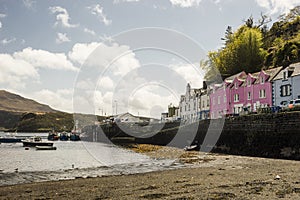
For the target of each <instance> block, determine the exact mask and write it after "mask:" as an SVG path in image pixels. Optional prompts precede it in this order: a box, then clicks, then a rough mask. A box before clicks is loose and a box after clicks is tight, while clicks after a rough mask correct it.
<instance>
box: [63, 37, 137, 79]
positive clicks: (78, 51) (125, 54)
mask: <svg viewBox="0 0 300 200" xmlns="http://www.w3.org/2000/svg"><path fill="white" fill-rule="evenodd" d="M95 50H96V51H95ZM68 56H69V58H70V59H71V60H72V61H73V62H77V63H79V64H81V65H82V64H83V63H85V65H86V66H89V67H93V68H94V72H96V71H98V70H104V69H105V68H107V67H109V70H110V72H112V73H113V74H114V75H117V76H123V75H125V74H127V73H128V72H129V71H131V70H132V69H134V68H136V67H139V66H140V63H139V61H138V60H137V59H136V58H135V54H134V52H132V51H131V50H130V48H129V47H128V46H125V45H121V46H120V45H118V44H116V43H114V44H112V45H110V46H109V45H105V44H103V43H96V42H92V43H89V44H86V43H77V44H75V45H74V46H73V48H72V51H70V52H69V54H68ZM115 59H116V60H115ZM113 60H115V62H114V63H113V65H109V64H111V62H112V61H113ZM99 75H100V74H99Z"/></svg>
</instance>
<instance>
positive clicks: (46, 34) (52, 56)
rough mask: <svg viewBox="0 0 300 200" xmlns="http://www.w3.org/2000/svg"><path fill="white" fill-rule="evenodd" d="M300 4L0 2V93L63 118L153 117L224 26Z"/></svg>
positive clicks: (197, 75)
mask: <svg viewBox="0 0 300 200" xmlns="http://www.w3.org/2000/svg"><path fill="white" fill-rule="evenodd" d="M296 5H300V0H243V1H241V0H98V1H94V0H86V1H80V0H73V1H67V0H59V1H58V0H52V1H35V0H14V1H11V0H0V69H1V71H0V89H4V90H7V91H10V92H14V93H17V94H20V95H22V96H24V97H27V98H31V99H34V100H36V101H38V102H40V103H44V104H48V105H50V106H51V107H52V108H54V109H58V110H61V111H66V112H70V113H73V112H81V113H92V114H103V115H104V114H106V115H108V114H116V113H124V112H131V113H133V114H135V115H143V116H151V117H156V118H158V117H159V115H160V113H161V112H165V111H166V110H167V106H168V105H169V104H170V103H172V104H173V105H178V102H179V98H180V95H181V94H184V92H185V87H186V84H187V83H190V84H191V85H192V87H193V88H199V87H201V85H202V81H203V75H204V72H203V71H201V69H200V68H199V62H200V60H202V59H205V56H206V55H207V53H208V52H209V51H213V50H217V49H218V48H220V47H222V45H223V42H222V40H221V38H222V37H223V36H224V32H225V30H226V28H227V26H232V27H233V29H234V30H235V29H237V28H238V27H239V26H240V25H242V24H243V21H244V20H246V19H247V18H249V17H250V16H253V17H254V19H255V20H256V21H257V20H258V19H259V17H260V15H261V13H263V14H267V15H268V16H270V17H271V19H272V22H271V23H273V22H275V21H276V20H277V19H278V16H279V15H281V14H283V13H287V12H288V11H289V9H291V8H293V7H295V6H296Z"/></svg>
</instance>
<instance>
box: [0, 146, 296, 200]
mask: <svg viewBox="0 0 300 200" xmlns="http://www.w3.org/2000/svg"><path fill="white" fill-rule="evenodd" d="M131 148H132V149H133V150H134V151H143V154H146V155H148V156H150V157H152V158H156V159H164V158H165V157H166V156H169V157H168V158H175V157H177V158H178V159H179V160H181V162H186V163H192V165H189V167H184V168H180V169H169V170H163V171H155V172H146V173H138V174H130V175H112V176H102V177H96V178H90V177H87V178H77V179H74V180H62V181H48V182H38V183H28V184H19V185H12V186H0V193H1V194H2V196H1V197H0V199H20V198H22V199H33V198H39V199H45V198H50V199H57V198H58V199H65V198H68V199H70V198H72V199H74V198H76V199H253V198H259V199H262V198H264V199H275V198H286V199H297V198H300V162H299V161H292V160H275V159H267V158H257V157H242V156H233V155H221V154H205V155H204V154H203V153H199V152H183V150H181V149H176V148H171V147H157V146H149V145H144V146H143V145H142V146H137V147H131ZM151 149H152V150H153V149H155V151H151ZM184 153H186V154H184ZM178 154H181V155H180V156H179V157H178ZM174 156H175V157H174Z"/></svg>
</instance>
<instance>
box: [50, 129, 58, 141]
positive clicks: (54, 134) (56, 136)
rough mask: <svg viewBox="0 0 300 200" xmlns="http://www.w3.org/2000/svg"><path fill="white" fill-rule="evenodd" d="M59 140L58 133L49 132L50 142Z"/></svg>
mask: <svg viewBox="0 0 300 200" xmlns="http://www.w3.org/2000/svg"><path fill="white" fill-rule="evenodd" d="M58 139H59V136H58V134H57V132H54V131H52V132H49V134H48V140H51V141H54V140H58Z"/></svg>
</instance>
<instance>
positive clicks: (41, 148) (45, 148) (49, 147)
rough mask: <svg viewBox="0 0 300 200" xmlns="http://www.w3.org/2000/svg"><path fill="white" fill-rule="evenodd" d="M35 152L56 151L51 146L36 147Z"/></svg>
mask: <svg viewBox="0 0 300 200" xmlns="http://www.w3.org/2000/svg"><path fill="white" fill-rule="evenodd" d="M35 148H36V150H37V151H39V150H56V147H53V146H36V147H35Z"/></svg>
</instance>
